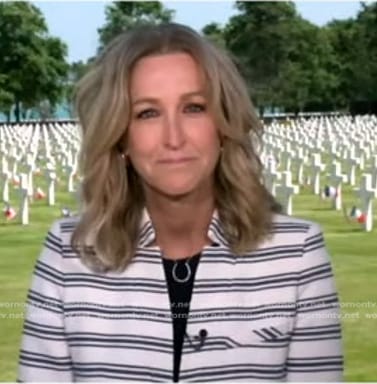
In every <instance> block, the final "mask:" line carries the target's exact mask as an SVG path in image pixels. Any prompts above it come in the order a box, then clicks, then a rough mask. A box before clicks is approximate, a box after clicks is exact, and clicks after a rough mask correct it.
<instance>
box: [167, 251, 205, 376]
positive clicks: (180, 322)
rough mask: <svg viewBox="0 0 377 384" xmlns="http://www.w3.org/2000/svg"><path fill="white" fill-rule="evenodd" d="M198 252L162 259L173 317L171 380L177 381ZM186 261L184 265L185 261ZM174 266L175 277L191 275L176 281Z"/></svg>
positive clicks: (198, 257) (198, 256) (180, 277)
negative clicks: (180, 258) (174, 258)
mask: <svg viewBox="0 0 377 384" xmlns="http://www.w3.org/2000/svg"><path fill="white" fill-rule="evenodd" d="M200 255H201V254H200V253H197V254H196V255H194V256H192V257H187V258H185V259H182V260H169V259H162V260H163V264H164V269H165V275H166V281H167V285H168V290H169V298H170V306H171V311H172V317H173V339H174V358H173V382H175V383H177V382H178V381H179V366H180V363H181V355H182V346H183V340H184V337H185V333H186V323H187V317H188V314H189V309H190V302H191V294H192V289H193V286H194V278H195V272H196V269H197V266H198V263H199V259H200ZM186 262H187V263H188V265H187V266H186V265H185V263H186ZM174 264H177V266H176V267H175V272H176V277H177V278H178V279H179V280H181V279H183V280H184V279H185V277H187V274H188V273H189V270H188V267H189V268H190V270H191V276H190V278H189V279H188V281H187V282H176V281H175V280H174V279H173V267H174Z"/></svg>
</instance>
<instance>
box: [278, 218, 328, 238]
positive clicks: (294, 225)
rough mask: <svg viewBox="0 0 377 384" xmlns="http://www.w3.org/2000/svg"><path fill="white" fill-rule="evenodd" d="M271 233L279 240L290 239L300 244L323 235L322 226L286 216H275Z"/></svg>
mask: <svg viewBox="0 0 377 384" xmlns="http://www.w3.org/2000/svg"><path fill="white" fill-rule="evenodd" d="M271 232H272V234H273V235H274V237H276V238H277V239H279V238H284V237H289V238H292V239H296V240H297V241H298V242H303V241H306V240H307V239H308V238H309V237H311V236H317V235H322V233H323V232H322V227H321V225H320V224H319V223H317V222H315V221H312V220H308V219H304V218H299V217H296V216H288V215H284V214H275V215H274V216H273V221H272V227H271Z"/></svg>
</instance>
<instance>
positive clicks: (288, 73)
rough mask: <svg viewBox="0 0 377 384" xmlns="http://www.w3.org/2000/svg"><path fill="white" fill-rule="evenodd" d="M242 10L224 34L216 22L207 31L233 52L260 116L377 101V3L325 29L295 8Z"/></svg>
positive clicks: (259, 5)
mask: <svg viewBox="0 0 377 384" xmlns="http://www.w3.org/2000/svg"><path fill="white" fill-rule="evenodd" d="M236 8H237V10H238V13H237V14H236V15H235V16H233V17H231V18H230V19H229V21H228V23H227V24H226V25H225V27H224V28H221V27H220V26H219V25H218V24H216V23H211V24H209V25H207V26H205V27H204V28H203V33H204V34H205V35H206V36H208V37H209V38H210V39H212V40H213V41H214V42H215V43H217V44H219V45H222V46H223V47H225V48H226V49H228V50H229V51H230V52H232V53H233V56H234V57H235V58H236V61H237V62H238V63H239V64H240V65H241V67H242V73H243V75H244V77H245V79H246V81H247V83H248V86H249V90H250V94H251V97H252V99H253V101H254V103H255V104H257V106H258V107H259V109H260V110H261V111H263V108H264V107H267V106H268V107H271V106H278V107H284V108H285V109H286V110H289V111H295V112H298V111H307V110H316V111H326V110H339V109H341V110H347V109H349V107H350V105H351V104H352V103H354V102H355V101H363V102H365V101H367V102H371V103H373V102H376V101H377V4H376V3H371V4H368V5H366V4H363V5H362V9H361V11H360V12H359V14H358V16H357V18H356V19H349V20H345V21H339V20H335V21H332V22H330V23H329V24H328V25H326V26H324V27H322V28H320V27H317V26H315V25H313V24H312V23H310V22H309V21H307V20H305V19H303V18H302V17H301V16H300V15H299V14H298V13H297V11H296V7H295V4H294V3H292V2H254V1H250V2H245V1H237V2H236Z"/></svg>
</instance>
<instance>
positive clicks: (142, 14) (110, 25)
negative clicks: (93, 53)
mask: <svg viewBox="0 0 377 384" xmlns="http://www.w3.org/2000/svg"><path fill="white" fill-rule="evenodd" d="M105 12H106V22H105V25H104V26H103V27H102V28H99V29H98V33H99V38H100V47H99V51H101V50H102V48H103V47H104V46H105V45H107V44H108V43H109V42H110V41H111V40H112V39H113V38H114V37H115V36H117V35H119V34H120V33H121V32H123V31H126V30H127V29H129V28H132V27H133V26H135V25H139V24H159V23H166V22H170V21H171V20H172V18H173V16H174V11H173V10H170V9H166V8H164V6H163V5H162V3H160V2H159V1H145V2H144V1H119V2H113V3H111V4H110V5H108V6H106V11H105Z"/></svg>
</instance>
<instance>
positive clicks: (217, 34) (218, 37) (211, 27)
mask: <svg viewBox="0 0 377 384" xmlns="http://www.w3.org/2000/svg"><path fill="white" fill-rule="evenodd" d="M202 34H203V35H204V36H206V37H207V38H208V39H209V40H211V41H212V42H213V43H214V44H216V45H218V46H219V47H221V48H223V49H224V48H226V43H225V38H224V29H223V28H222V27H221V26H220V24H218V23H210V24H207V25H206V26H205V27H203V29H202Z"/></svg>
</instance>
